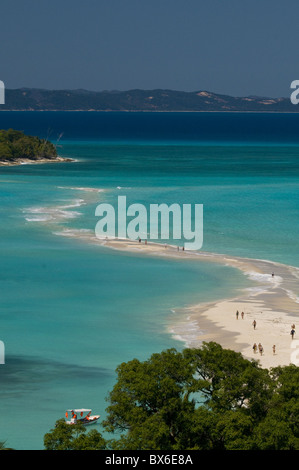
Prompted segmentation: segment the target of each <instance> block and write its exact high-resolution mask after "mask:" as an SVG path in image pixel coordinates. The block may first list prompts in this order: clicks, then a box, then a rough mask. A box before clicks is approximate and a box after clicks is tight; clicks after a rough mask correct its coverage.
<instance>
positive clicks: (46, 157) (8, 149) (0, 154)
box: [0, 129, 72, 166]
mask: <svg viewBox="0 0 299 470" xmlns="http://www.w3.org/2000/svg"><path fill="white" fill-rule="evenodd" d="M64 161H72V160H71V159H70V158H62V157H59V156H58V155H57V151H56V147H55V145H54V144H52V143H51V142H49V141H48V140H46V139H40V138H39V137H34V136H30V135H25V134H24V133H23V132H22V131H17V130H14V129H8V130H4V129H2V130H0V166H11V165H21V164H25V163H51V162H64Z"/></svg>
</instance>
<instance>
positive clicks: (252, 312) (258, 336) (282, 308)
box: [103, 240, 299, 368]
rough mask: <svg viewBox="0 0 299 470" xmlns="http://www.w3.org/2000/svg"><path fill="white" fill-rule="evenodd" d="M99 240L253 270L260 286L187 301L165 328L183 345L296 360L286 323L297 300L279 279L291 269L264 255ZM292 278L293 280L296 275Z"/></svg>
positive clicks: (274, 361) (270, 361) (292, 320)
mask: <svg viewBox="0 0 299 470" xmlns="http://www.w3.org/2000/svg"><path fill="white" fill-rule="evenodd" d="M103 243H104V244H106V245H107V246H109V247H110V248H114V249H121V250H127V251H135V252H136V251H140V252H142V253H143V254H144V253H148V254H151V255H160V256H170V257H180V258H185V259H186V258H187V259H188V258H189V259H190V258H192V259H194V258H197V259H198V260H208V261H211V262H215V263H224V264H227V265H230V266H233V267H235V268H237V269H241V270H242V271H243V272H244V273H246V274H248V275H249V277H250V276H252V275H253V274H254V273H256V274H257V278H258V275H260V276H261V281H260V284H261V285H260V287H257V289H256V290H255V289H252V290H250V289H249V290H248V291H244V293H243V294H242V295H241V297H239V298H234V299H225V300H223V301H220V302H217V303H212V304H205V305H203V304H199V305H194V306H190V307H189V308H188V309H187V311H186V312H185V314H183V318H182V320H180V321H179V322H178V323H176V324H175V325H172V326H171V327H170V331H172V332H173V333H175V335H176V336H177V337H179V338H182V339H183V340H184V338H186V343H187V345H188V346H189V347H199V346H200V344H201V343H202V341H216V342H218V343H219V344H221V345H222V346H223V347H225V348H229V349H233V350H235V351H238V352H241V353H242V354H243V356H244V357H246V358H248V359H255V360H258V361H259V362H260V365H261V366H262V367H265V368H270V367H276V366H278V365H288V364H290V363H292V362H293V363H294V362H295V363H297V360H298V359H299V354H298V359H297V358H296V349H298V350H299V344H297V343H299V341H298V342H297V340H296V333H295V334H294V338H293V339H292V337H291V334H290V332H291V329H292V325H293V324H294V325H295V327H296V324H298V315H299V304H298V303H297V302H296V300H297V299H295V298H292V297H290V295H289V294H290V293H289V292H288V289H287V288H286V287H287V286H284V285H283V282H282V279H284V281H285V282H286V283H292V282H296V279H292V275H294V273H296V268H293V267H289V266H286V265H279V264H278V263H271V262H269V261H264V260H250V259H243V258H237V257H230V256H225V255H218V254H210V253H205V252H190V251H189V252H187V251H182V248H180V250H179V251H178V249H177V247H174V246H170V245H162V244H155V243H149V242H148V243H147V244H145V242H141V243H138V242H134V241H131V240H110V241H105V242H103ZM274 269H275V271H276V272H278V274H275V273H274V276H272V272H273V270H274ZM294 270H295V271H294ZM297 281H298V282H299V280H298V279H297ZM237 311H238V312H239V315H238V317H237V315H236V312H237ZM242 312H243V314H242ZM254 321H255V322H256V326H255V328H254V326H253V322H254ZM189 325H192V328H191V329H192V340H191V341H188V335H187V336H186V331H190V328H189ZM196 330H197V334H196ZM255 343H256V345H257V346H258V345H259V343H260V344H261V345H262V347H263V352H262V354H260V352H259V350H258V349H257V351H256V352H255V351H254V350H253V345H254V344H255ZM273 346H275V349H274V350H273ZM298 362H299V361H298Z"/></svg>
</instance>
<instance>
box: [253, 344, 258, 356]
mask: <svg viewBox="0 0 299 470" xmlns="http://www.w3.org/2000/svg"><path fill="white" fill-rule="evenodd" d="M252 349H253V352H254V354H256V350H257V345H256V343H254V345H253V346H252Z"/></svg>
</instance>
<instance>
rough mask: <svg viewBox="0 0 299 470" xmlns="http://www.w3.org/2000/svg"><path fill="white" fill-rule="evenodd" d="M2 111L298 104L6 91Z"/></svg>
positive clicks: (157, 94) (193, 95) (165, 93)
mask: <svg viewBox="0 0 299 470" xmlns="http://www.w3.org/2000/svg"><path fill="white" fill-rule="evenodd" d="M5 93H6V99H5V101H6V103H5V104H4V105H1V106H0V111H145V112H146V111H156V112H163V111H164V112H171V111H172V112H175V111H181V112H183V111H186V112H187V111H188V112H213V111H214V112H288V113H296V112H298V111H299V105H298V106H295V105H294V104H292V103H291V100H290V98H269V97H260V96H245V97H233V96H228V95H221V94H216V93H211V92H209V91H194V92H185V91H174V90H138V89H137V90H129V91H117V90H116V91H100V92H95V91H87V90H43V89H35V88H20V89H15V90H6V92H5Z"/></svg>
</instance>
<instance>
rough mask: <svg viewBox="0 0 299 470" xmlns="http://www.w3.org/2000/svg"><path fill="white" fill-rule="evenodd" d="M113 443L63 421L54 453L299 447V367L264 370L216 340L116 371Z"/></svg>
mask: <svg viewBox="0 0 299 470" xmlns="http://www.w3.org/2000/svg"><path fill="white" fill-rule="evenodd" d="M116 372H117V381H116V383H115V385H114V387H113V390H112V391H111V392H110V394H109V402H110V404H109V406H108V408H107V417H106V419H105V421H104V422H103V423H102V425H103V428H104V430H105V431H106V432H111V433H113V435H117V436H118V437H117V438H112V439H110V440H106V439H104V438H103V436H102V434H101V433H100V432H99V431H98V430H96V429H93V430H91V431H89V432H87V431H86V428H85V427H84V426H83V425H82V424H76V425H72V426H70V425H67V424H66V423H65V421H64V420H63V419H62V420H59V421H57V422H56V425H55V428H54V429H52V430H51V431H50V432H49V433H47V434H46V435H45V436H44V445H45V448H46V449H47V450H88V449H98V450H104V449H107V450H168V451H169V450H192V449H193V450H299V387H298V383H299V368H298V367H297V366H295V365H289V366H283V367H276V368H273V369H270V370H268V369H263V368H261V367H260V365H259V363H258V362H257V361H255V360H251V361H249V360H247V359H245V358H244V357H243V356H242V355H241V354H240V353H237V352H234V351H232V350H229V349H223V348H222V347H221V346H220V345H219V344H217V343H215V342H210V343H203V346H202V347H201V348H199V349H184V350H183V351H181V352H178V351H177V350H176V349H168V350H166V351H162V352H161V353H155V354H153V355H152V356H151V357H150V358H149V359H148V360H146V361H143V362H141V361H139V360H138V359H133V360H131V361H129V362H127V363H122V364H120V365H119V367H118V368H117V370H116Z"/></svg>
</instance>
